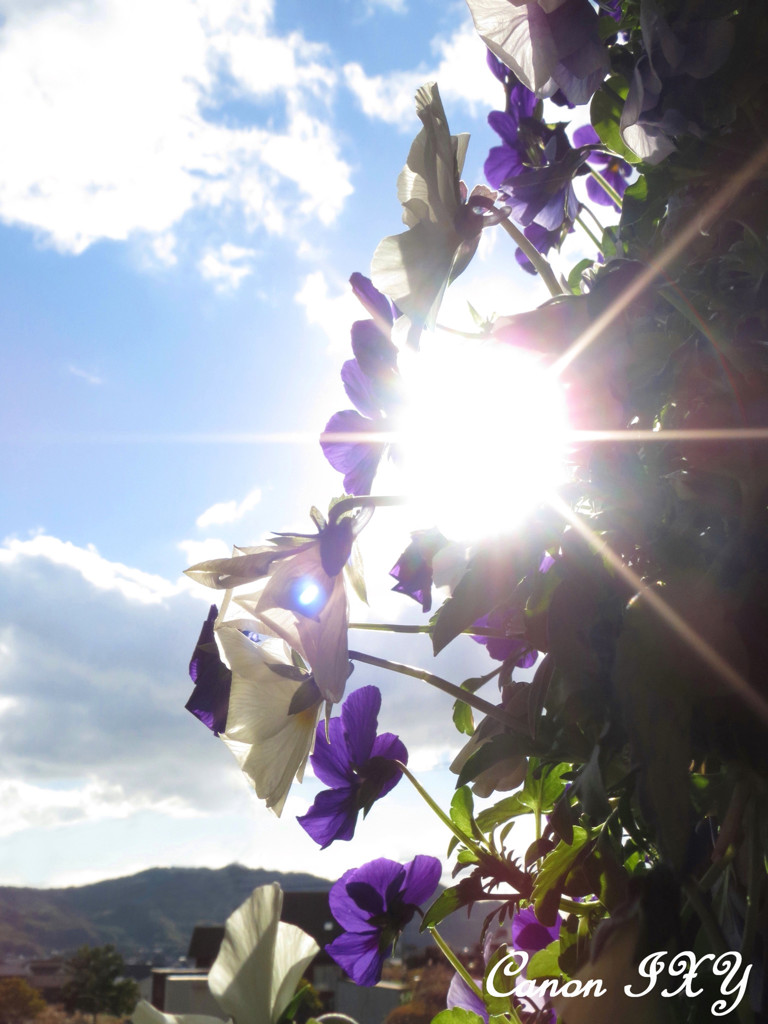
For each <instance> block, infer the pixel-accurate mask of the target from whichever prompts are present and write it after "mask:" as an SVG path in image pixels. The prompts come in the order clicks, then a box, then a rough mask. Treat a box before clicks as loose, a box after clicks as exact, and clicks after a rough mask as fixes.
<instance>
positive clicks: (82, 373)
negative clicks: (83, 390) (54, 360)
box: [69, 366, 104, 385]
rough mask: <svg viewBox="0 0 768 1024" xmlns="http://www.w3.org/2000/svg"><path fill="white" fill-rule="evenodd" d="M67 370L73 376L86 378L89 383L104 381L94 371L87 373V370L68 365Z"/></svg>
mask: <svg viewBox="0 0 768 1024" xmlns="http://www.w3.org/2000/svg"><path fill="white" fill-rule="evenodd" d="M69 372H70V373H71V374H72V375H73V376H74V377H81V378H82V379H83V380H87V381H88V383H89V384H94V385H95V384H103V383H104V381H103V380H102V379H101V377H98V376H97V375H96V374H95V373H88V371H87V370H81V369H80V368H79V367H77V366H70V367H69Z"/></svg>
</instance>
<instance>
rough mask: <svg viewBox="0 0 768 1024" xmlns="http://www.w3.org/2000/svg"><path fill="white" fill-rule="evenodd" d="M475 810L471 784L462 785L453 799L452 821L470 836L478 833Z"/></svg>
mask: <svg viewBox="0 0 768 1024" xmlns="http://www.w3.org/2000/svg"><path fill="white" fill-rule="evenodd" d="M473 810H474V803H473V800H472V793H471V791H470V789H469V786H462V787H461V789H457V790H456V792H455V793H454V794H453V799H452V800H451V821H452V822H453V823H454V825H456V827H457V828H459V829H460V830H461V831H462V832H463V833H464V834H465V835H468V836H473V835H477V825H475V819H474V815H473Z"/></svg>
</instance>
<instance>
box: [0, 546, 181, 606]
mask: <svg viewBox="0 0 768 1024" xmlns="http://www.w3.org/2000/svg"><path fill="white" fill-rule="evenodd" d="M30 558H33V559H34V558H41V559H45V560H46V561H47V562H49V563H51V564H52V565H58V566H66V567H67V568H69V569H74V570H75V571H76V572H78V573H79V574H80V576H82V578H83V579H84V580H86V581H87V582H88V583H90V584H92V585H93V586H94V587H97V588H98V589H99V590H113V591H117V592H118V593H120V594H121V595H122V596H123V597H125V598H128V599H129V600H131V601H137V602H139V603H140V604H159V603H160V602H161V601H163V600H164V599H165V598H168V597H171V596H173V595H174V594H177V593H178V592H179V589H180V585H179V584H177V583H170V582H169V581H168V580H166V579H163V577H162V576H156V575H154V574H152V573H148V572H143V571H142V570H141V569H133V568H131V567H130V566H127V565H123V564H122V563H121V562H110V561H108V560H107V559H105V558H102V556H101V555H100V554H99V552H98V551H97V550H96V548H95V547H94V546H93V544H89V545H88V546H87V547H85V548H81V547H78V546H77V545H76V544H72V543H71V541H64V540H59V538H58V537H51V536H50V535H48V534H45V533H39V534H37V536H35V537H33V538H31V539H30V540H19V539H18V538H16V537H10V538H6V540H5V541H3V545H2V547H0V568H2V567H3V566H18V565H21V564H22V562H24V561H25V560H26V559H30Z"/></svg>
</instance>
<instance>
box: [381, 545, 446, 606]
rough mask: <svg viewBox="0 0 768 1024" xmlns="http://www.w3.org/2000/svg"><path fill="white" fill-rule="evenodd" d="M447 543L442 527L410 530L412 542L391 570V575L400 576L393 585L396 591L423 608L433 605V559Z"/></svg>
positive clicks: (395, 577) (394, 577)
mask: <svg viewBox="0 0 768 1024" xmlns="http://www.w3.org/2000/svg"><path fill="white" fill-rule="evenodd" d="M447 543H448V541H447V540H446V538H445V537H444V536H443V535H442V533H440V531H439V530H436V529H434V528H432V529H430V530H416V531H415V532H414V533H412V534H411V543H410V544H409V545H408V547H407V548H406V549H405V551H404V552H403V553H402V555H400V557H399V558H398V560H397V562H396V563H395V564H394V566H393V567H392V568H391V569H390V570H389V575H390V576H392V577H393V579H396V580H397V583H396V584H395V586H394V587H392V589H393V590H394V591H395V593H397V594H406V595H407V596H408V597H412V598H413V599H414V601H418V602H419V604H420V605H421V610H422V611H424V612H428V611H429V610H430V608H431V607H432V559H433V558H434V557H435V555H436V554H437V552H438V551H439V550H440V549H441V548H443V547H445V545H446V544H447Z"/></svg>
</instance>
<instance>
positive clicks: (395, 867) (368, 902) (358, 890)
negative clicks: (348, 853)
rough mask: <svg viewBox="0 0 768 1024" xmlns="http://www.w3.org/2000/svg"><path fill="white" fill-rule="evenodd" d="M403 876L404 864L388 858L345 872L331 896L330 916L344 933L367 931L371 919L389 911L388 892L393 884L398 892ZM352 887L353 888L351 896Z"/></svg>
mask: <svg viewBox="0 0 768 1024" xmlns="http://www.w3.org/2000/svg"><path fill="white" fill-rule="evenodd" d="M404 875H405V872H404V870H403V866H402V864H398V863H397V862H396V861H393V860H388V859H387V858H386V857H379V858H377V859H376V860H372V861H369V862H368V863H367V864H363V865H362V866H361V867H359V868H352V869H351V870H349V871H346V872H345V873H344V874H343V875H342V876H341V878H340V879H339V880H338V882H336V884H335V885H334V886H332V888H331V891H330V893H329V895H328V900H329V905H330V908H331V913H332V914H333V916H334V917H335V918H336V920H337V921H338V922H339V924H340V925H341V927H342V928H343V929H344V930H345V931H348V932H354V931H358V932H364V931H366V930H368V929H369V928H370V927H371V925H370V918H371V917H372V916H377V915H380V914H382V913H383V912H384V910H385V908H386V903H385V895H386V893H387V890H388V889H389V887H390V886H391V885H393V884H394V886H395V887H396V889H397V890H399V887H400V884H401V883H402V880H403V877H404ZM349 886H352V891H351V893H350V891H349ZM353 894H354V895H353ZM355 897H357V898H355ZM358 901H359V902H358ZM361 904H362V905H361Z"/></svg>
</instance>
